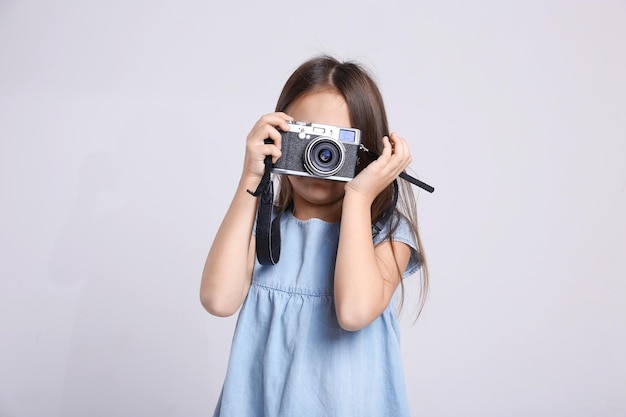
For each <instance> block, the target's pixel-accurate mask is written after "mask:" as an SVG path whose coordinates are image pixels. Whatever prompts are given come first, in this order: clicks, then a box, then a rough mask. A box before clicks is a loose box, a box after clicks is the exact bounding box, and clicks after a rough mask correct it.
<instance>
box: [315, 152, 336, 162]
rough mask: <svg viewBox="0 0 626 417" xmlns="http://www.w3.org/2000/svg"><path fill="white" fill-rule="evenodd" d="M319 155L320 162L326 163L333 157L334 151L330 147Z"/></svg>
mask: <svg viewBox="0 0 626 417" xmlns="http://www.w3.org/2000/svg"><path fill="white" fill-rule="evenodd" d="M317 157H318V158H319V160H320V162H322V163H325V164H326V163H328V162H329V161H330V160H331V159H332V157H333V152H332V151H331V150H330V149H322V150H320V151H319V153H318V154H317Z"/></svg>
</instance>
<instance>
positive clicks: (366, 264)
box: [335, 190, 388, 330]
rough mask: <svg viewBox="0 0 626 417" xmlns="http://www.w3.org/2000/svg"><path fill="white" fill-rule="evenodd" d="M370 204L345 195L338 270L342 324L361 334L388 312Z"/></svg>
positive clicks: (337, 294) (337, 300)
mask: <svg viewBox="0 0 626 417" xmlns="http://www.w3.org/2000/svg"><path fill="white" fill-rule="evenodd" d="M370 207H371V201H369V200H368V199H367V198H366V197H363V196H361V195H358V193H355V192H349V190H348V192H346V195H345V197H344V201H343V210H342V212H343V214H342V219H341V232H340V237H339V247H338V251H337V262H336V266H335V305H336V309H337V316H338V318H339V321H340V324H341V325H342V327H344V328H345V329H347V330H358V329H360V328H363V327H365V326H367V325H368V324H370V323H371V322H372V321H373V320H374V319H376V317H378V316H379V315H380V314H381V313H382V312H383V311H384V309H385V307H386V305H387V302H388V298H387V297H386V295H387V294H386V291H387V286H386V285H385V281H384V275H383V273H382V271H381V269H380V266H379V262H378V260H377V255H376V252H375V249H374V244H373V242H372V231H371V224H372V221H371V214H370Z"/></svg>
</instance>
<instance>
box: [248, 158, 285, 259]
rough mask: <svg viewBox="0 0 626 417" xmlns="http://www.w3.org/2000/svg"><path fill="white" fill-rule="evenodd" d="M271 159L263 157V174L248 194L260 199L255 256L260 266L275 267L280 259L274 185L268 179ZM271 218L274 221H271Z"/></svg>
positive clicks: (278, 214)
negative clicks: (256, 185) (255, 187)
mask: <svg viewBox="0 0 626 417" xmlns="http://www.w3.org/2000/svg"><path fill="white" fill-rule="evenodd" d="M271 171H272V157H271V156H266V157H265V172H264V173H263V178H262V179H261V182H260V183H259V186H258V187H257V189H256V190H255V191H254V192H252V191H250V190H246V191H248V193H250V194H252V195H253V196H255V197H260V200H259V206H258V208H257V219H256V256H257V259H258V261H259V263H260V264H261V265H276V264H277V263H278V259H279V258H280V216H281V214H282V213H281V212H280V211H279V212H277V213H276V215H275V217H274V216H272V213H273V211H274V184H273V183H272V179H271V177H270V172H271ZM272 217H274V219H273V220H272Z"/></svg>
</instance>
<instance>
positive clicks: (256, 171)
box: [243, 112, 293, 178]
mask: <svg viewBox="0 0 626 417" xmlns="http://www.w3.org/2000/svg"><path fill="white" fill-rule="evenodd" d="M287 121H290V122H293V117H291V116H289V115H288V114H286V113H283V112H276V113H270V114H266V115H265V116H263V117H261V118H260V119H259V121H258V122H256V124H255V125H254V126H253V127H252V130H251V131H250V133H249V134H248V138H247V140H246V156H245V160H244V167H243V175H244V176H247V177H258V178H261V177H262V176H263V173H264V172H265V157H266V156H267V155H271V156H272V163H276V161H277V160H278V158H280V157H281V155H282V153H281V151H280V149H281V139H282V136H281V134H280V132H279V131H278V130H276V128H279V129H280V130H282V131H283V132H288V131H289V125H288V124H287ZM268 138H269V139H272V140H273V141H274V143H270V144H266V143H265V139H268Z"/></svg>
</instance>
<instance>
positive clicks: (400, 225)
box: [374, 214, 422, 278]
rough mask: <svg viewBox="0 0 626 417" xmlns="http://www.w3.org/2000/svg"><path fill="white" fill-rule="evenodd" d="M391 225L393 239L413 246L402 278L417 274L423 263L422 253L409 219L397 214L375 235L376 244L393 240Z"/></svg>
mask: <svg viewBox="0 0 626 417" xmlns="http://www.w3.org/2000/svg"><path fill="white" fill-rule="evenodd" d="M390 227H391V229H393V232H392V234H391V236H392V239H393V241H394V242H402V243H405V244H407V245H408V246H409V247H410V248H411V257H410V258H409V264H408V265H407V267H406V270H405V271H404V273H403V274H402V278H407V277H409V276H411V275H413V274H415V273H416V272H417V271H418V270H419V269H420V267H421V265H422V264H421V261H420V254H419V252H418V250H417V240H416V238H415V235H414V233H413V229H412V228H411V224H410V223H409V221H408V219H407V218H406V217H404V216H402V215H397V214H396V215H394V216H393V217H392V218H391V219H390V220H389V221H388V222H387V224H385V226H384V227H383V228H382V230H381V231H380V233H378V235H376V236H375V237H374V246H376V245H378V244H380V243H382V242H384V241H388V240H392V239H390V237H389V230H390Z"/></svg>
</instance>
